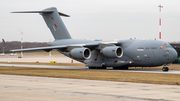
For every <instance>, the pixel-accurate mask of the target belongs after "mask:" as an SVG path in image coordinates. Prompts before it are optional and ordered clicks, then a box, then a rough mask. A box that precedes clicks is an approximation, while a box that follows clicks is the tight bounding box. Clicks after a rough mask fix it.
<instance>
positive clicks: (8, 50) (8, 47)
mask: <svg viewBox="0 0 180 101" xmlns="http://www.w3.org/2000/svg"><path fill="white" fill-rule="evenodd" d="M2 41H3V43H4V46H5V47H6V48H7V50H8V51H9V52H10V51H11V50H10V49H9V47H8V45H7V44H6V42H5V41H4V39H2Z"/></svg>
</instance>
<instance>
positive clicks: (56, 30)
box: [12, 7, 71, 40]
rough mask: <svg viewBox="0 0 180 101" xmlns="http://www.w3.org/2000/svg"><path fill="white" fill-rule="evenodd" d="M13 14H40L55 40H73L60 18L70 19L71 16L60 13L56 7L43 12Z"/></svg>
mask: <svg viewBox="0 0 180 101" xmlns="http://www.w3.org/2000/svg"><path fill="white" fill-rule="evenodd" d="M12 13H39V14H41V15H42V16H43V18H44V20H45V22H46V24H47V26H48V28H49V29H50V31H51V33H52V34H53V36H54V39H55V40H60V39H71V36H70V34H69V32H68V30H67V29H66V26H65V25H64V23H63V21H62V19H61V17H60V16H64V17H70V16H69V15H66V14H63V13H60V12H58V11H57V9H56V8H55V7H51V8H47V9H44V10H42V11H22V12H12Z"/></svg>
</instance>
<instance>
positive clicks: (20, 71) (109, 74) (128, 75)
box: [0, 67, 180, 85]
mask: <svg viewBox="0 0 180 101" xmlns="http://www.w3.org/2000/svg"><path fill="white" fill-rule="evenodd" d="M0 74H10V75H26V76H41V77H58V78H72V79H88V80H104V81H119V82H136V83H148V84H149V83H150V84H167V85H179V84H180V79H179V78H180V75H178V74H161V73H137V72H120V71H100V70H97V71H96V70H66V69H45V68H27V67H0Z"/></svg>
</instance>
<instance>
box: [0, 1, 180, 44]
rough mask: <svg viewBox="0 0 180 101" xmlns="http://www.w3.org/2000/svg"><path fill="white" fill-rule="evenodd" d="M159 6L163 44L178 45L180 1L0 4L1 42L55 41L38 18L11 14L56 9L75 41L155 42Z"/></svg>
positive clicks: (22, 2) (41, 19) (1, 2)
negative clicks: (147, 40) (164, 42)
mask: <svg viewBox="0 0 180 101" xmlns="http://www.w3.org/2000/svg"><path fill="white" fill-rule="evenodd" d="M160 4H161V5H162V6H163V9H162V12H161V18H162V27H161V29H162V40H163V41H166V42H174V41H176V42H177V41H180V0H0V38H1V39H2V38H4V39H5V40H6V41H20V40H21V32H23V40H24V41H25V42H35V41H36V42H48V41H49V40H51V41H52V40H54V38H53V36H52V34H51V32H50V30H49V29H48V28H47V26H46V24H45V22H44V20H43V18H42V16H41V15H39V14H14V13H10V12H12V11H26V10H28V11H29V10H30V11H31V10H43V9H45V8H48V7H56V8H57V9H58V11H59V12H62V13H65V14H68V15H70V16H71V17H62V19H63V21H64V23H65V25H66V27H67V29H68V31H69V33H70V34H71V36H72V37H73V38H75V39H103V40H113V39H120V40H124V39H129V38H136V39H155V38H157V39H158V33H159V8H158V5H160Z"/></svg>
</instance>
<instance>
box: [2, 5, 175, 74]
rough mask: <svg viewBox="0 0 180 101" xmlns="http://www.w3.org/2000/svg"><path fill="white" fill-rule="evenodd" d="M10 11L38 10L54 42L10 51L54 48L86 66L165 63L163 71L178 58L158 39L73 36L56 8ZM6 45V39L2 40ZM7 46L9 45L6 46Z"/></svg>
mask: <svg viewBox="0 0 180 101" xmlns="http://www.w3.org/2000/svg"><path fill="white" fill-rule="evenodd" d="M12 13H39V14H40V15H42V17H43V18H44V20H45V22H46V24H47V26H48V28H49V29H50V31H51V33H52V35H53V36H54V38H55V41H53V42H50V43H48V44H49V45H50V46H48V47H38V48H27V49H16V50H9V51H10V52H21V51H36V50H44V51H46V52H49V51H51V50H53V49H55V50H57V51H58V52H60V53H62V54H64V55H66V56H68V57H70V58H73V59H75V60H77V61H79V62H82V63H84V64H86V66H88V67H89V69H106V67H113V69H128V67H132V66H133V67H134V66H135V67H155V66H161V65H164V67H163V68H162V70H163V71H168V70H169V69H168V67H166V65H167V64H169V63H171V62H173V61H174V60H175V59H176V58H177V52H176V50H175V49H173V48H172V47H171V45H170V44H169V43H165V42H163V41H159V40H136V39H129V40H118V41H98V40H95V41H92V40H81V39H72V37H71V36H70V34H69V32H68V30H67V29H66V27H65V25H64V23H63V21H62V19H61V17H60V16H64V17H69V15H66V14H63V13H60V12H58V11H57V9H56V8H55V7H51V8H47V9H44V10H42V11H20V12H12ZM3 42H4V44H5V46H6V48H8V46H7V45H6V43H5V41H4V40H3ZM8 49H9V48H8Z"/></svg>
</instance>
